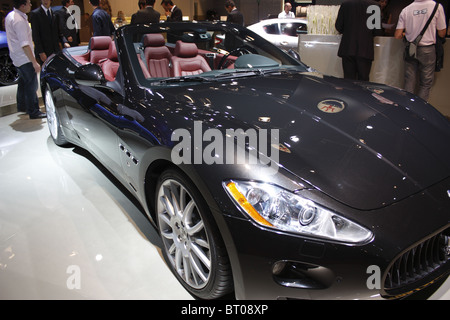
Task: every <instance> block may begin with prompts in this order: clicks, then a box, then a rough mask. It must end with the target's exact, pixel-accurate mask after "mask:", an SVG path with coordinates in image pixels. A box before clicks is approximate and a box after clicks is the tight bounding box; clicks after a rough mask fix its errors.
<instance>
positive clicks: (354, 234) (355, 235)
mask: <svg viewBox="0 0 450 320" xmlns="http://www.w3.org/2000/svg"><path fill="white" fill-rule="evenodd" d="M224 186H225V190H226V191H227V192H228V194H229V195H230V196H231V198H232V199H233V200H234V201H235V202H236V203H237V205H238V206H239V207H240V208H241V209H242V210H243V211H244V212H245V213H247V214H248V215H249V216H250V217H251V218H252V219H253V220H254V221H255V222H257V223H259V224H261V225H264V226H268V227H271V228H275V229H279V230H284V231H289V232H295V233H298V234H302V235H308V236H313V237H320V238H326V239H332V240H335V241H341V242H347V243H352V244H354V243H363V242H367V241H369V240H370V239H371V238H372V236H373V234H372V232H371V231H369V230H367V229H366V228H364V227H362V226H360V225H358V224H356V223H354V222H352V221H350V220H348V219H346V218H344V217H342V216H340V215H338V214H336V213H334V212H331V211H329V210H327V209H325V208H322V207H320V206H319V205H317V204H316V203H314V202H313V201H311V200H308V199H305V198H303V197H301V196H299V195H297V194H294V193H292V192H289V191H287V190H284V189H282V188H280V187H277V186H274V185H271V184H266V183H259V182H249V181H236V180H233V181H226V182H225V183H224Z"/></svg>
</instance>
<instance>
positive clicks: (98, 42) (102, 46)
mask: <svg viewBox="0 0 450 320" xmlns="http://www.w3.org/2000/svg"><path fill="white" fill-rule="evenodd" d="M111 42H112V40H111V37H108V36H98V37H92V38H91V39H90V40H89V49H91V50H108V49H109V44H110V43H111Z"/></svg>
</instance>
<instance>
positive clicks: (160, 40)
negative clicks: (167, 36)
mask: <svg viewBox="0 0 450 320" xmlns="http://www.w3.org/2000/svg"><path fill="white" fill-rule="evenodd" d="M142 42H143V44H144V47H162V46H164V45H165V44H166V40H164V36H163V35H162V34H160V33H148V34H146V35H144V37H143V39H142Z"/></svg>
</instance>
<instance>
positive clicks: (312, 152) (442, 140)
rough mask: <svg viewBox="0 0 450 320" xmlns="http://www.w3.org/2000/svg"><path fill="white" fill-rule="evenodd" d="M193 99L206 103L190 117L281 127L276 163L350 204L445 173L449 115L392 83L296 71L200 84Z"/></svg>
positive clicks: (371, 203) (373, 200)
mask: <svg viewBox="0 0 450 320" xmlns="http://www.w3.org/2000/svg"><path fill="white" fill-rule="evenodd" d="M211 89H213V90H211ZM205 92H207V94H205ZM204 97H208V98H207V101H206V102H205V98H204ZM190 99H192V101H193V102H194V104H195V105H197V107H198V106H199V104H201V103H203V104H204V105H205V106H206V105H207V107H206V108H196V110H197V111H196V112H194V113H189V117H190V118H191V119H193V120H202V119H201V118H202V117H204V120H205V121H206V119H208V121H209V123H211V125H213V126H214V125H217V124H218V123H221V122H222V123H228V124H229V123H230V121H232V122H231V123H233V125H235V126H236V127H235V128H234V129H237V128H243V129H245V127H243V125H244V124H245V125H250V126H253V127H257V128H267V129H270V128H274V129H279V130H280V131H279V133H280V143H281V146H282V147H281V148H280V150H281V151H280V155H279V157H280V164H281V165H282V166H283V167H284V168H286V170H288V171H290V172H292V173H294V174H295V175H297V176H298V177H300V178H301V179H303V180H304V181H306V182H308V183H309V184H311V185H313V186H314V187H316V188H317V189H319V190H321V191H322V192H324V193H326V194H327V195H329V196H331V197H333V198H335V199H337V200H338V201H341V202H343V203H345V204H347V205H349V206H351V207H354V208H358V209H364V210H369V209H374V208H379V207H382V206H386V205H389V204H391V203H393V202H395V201H398V200H401V199H403V198H405V197H407V196H409V195H411V194H414V193H417V192H419V191H421V190H423V189H425V188H426V187H428V186H430V185H432V184H434V183H437V182H439V181H441V180H443V179H444V178H446V177H448V176H449V175H450V148H449V147H448V145H449V140H450V125H449V123H448V121H447V120H445V118H443V117H441V116H440V115H439V114H438V113H437V111H436V110H435V109H434V108H431V107H430V106H429V105H427V104H425V103H424V102H423V101H414V96H412V95H409V94H407V93H406V92H404V91H401V90H397V89H394V88H391V87H387V86H383V85H376V84H370V83H359V84H358V83H352V82H349V81H345V80H342V79H337V78H332V77H321V76H317V75H314V74H312V73H311V74H298V73H297V74H290V75H288V76H286V75H282V76H281V75H271V76H265V77H252V78H239V79H235V80H234V81H227V82H226V83H221V84H220V85H217V84H216V83H212V84H207V85H205V84H201V85H198V86H195V90H193V91H192V92H191V94H190ZM417 100H418V99H417ZM200 109H201V110H207V112H206V113H205V112H202V113H200ZM262 119H264V120H263V121H261V120H262ZM224 120H226V122H224ZM237 120H239V121H237ZM233 121H234V122H233ZM255 178H257V177H255Z"/></svg>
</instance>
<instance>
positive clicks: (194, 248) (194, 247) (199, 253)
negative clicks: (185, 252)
mask: <svg viewBox="0 0 450 320" xmlns="http://www.w3.org/2000/svg"><path fill="white" fill-rule="evenodd" d="M190 247H191V252H192V253H193V254H195V256H196V257H198V258H199V259H200V261H201V262H202V263H203V264H204V265H205V267H207V268H208V270H209V269H211V261H210V260H209V258H208V257H207V256H206V254H205V252H204V251H203V250H202V249H200V247H199V246H197V245H196V244H195V243H191V245H190Z"/></svg>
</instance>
